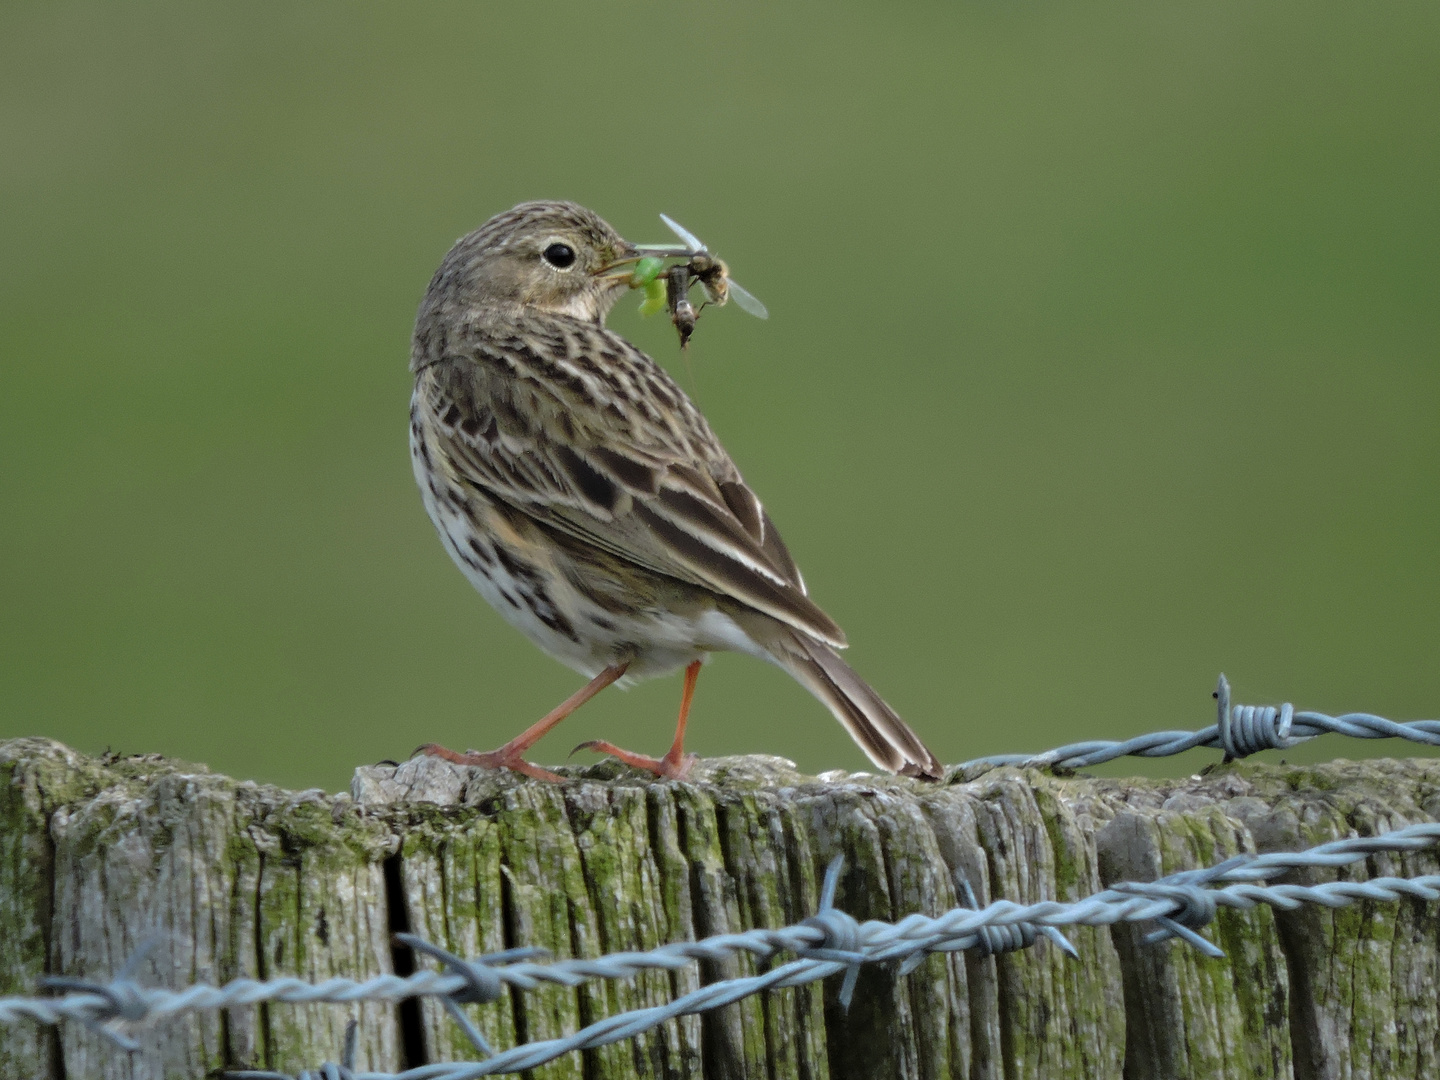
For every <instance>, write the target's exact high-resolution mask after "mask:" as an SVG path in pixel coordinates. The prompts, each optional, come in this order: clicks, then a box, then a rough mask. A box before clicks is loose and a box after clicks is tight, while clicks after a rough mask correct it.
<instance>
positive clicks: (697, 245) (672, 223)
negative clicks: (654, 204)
mask: <svg viewBox="0 0 1440 1080" xmlns="http://www.w3.org/2000/svg"><path fill="white" fill-rule="evenodd" d="M660 220H661V221H663V222H664V223H665V227H666V228H668V229H669V230H670V231H671V232H673V233H674V234H675V235H676V236H678V237H679V238H680V239H681V240H683V241H685V243H687V244H689V245H690V250H691V251H692V252H695V251H704V250H705V245H704V244H702V243H701V242H700V238H699V237H698V236H696V235H695V234H694V233H692V232H691V231H690V230H689V229H687V228H685V226H684V225H681V224H680V223H679V222H678V221H676V220H675V219H674V218H672V217H670V216H669V215H668V214H661V215H660Z"/></svg>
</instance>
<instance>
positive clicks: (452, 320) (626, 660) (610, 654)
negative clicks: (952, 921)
mask: <svg viewBox="0 0 1440 1080" xmlns="http://www.w3.org/2000/svg"><path fill="white" fill-rule="evenodd" d="M657 254H664V255H670V256H673V255H674V254H675V252H674V251H673V250H664V251H662V250H660V249H651V250H647V249H645V248H640V247H637V246H636V245H634V244H631V243H628V242H627V241H625V240H623V239H622V238H621V237H620V235H619V234H618V233H616V232H615V230H614V229H612V228H611V227H610V226H609V225H608V224H606V222H604V221H602V220H601V219H600V218H599V217H597V216H596V215H595V214H593V213H591V212H590V211H589V210H586V209H584V208H583V207H580V206H576V205H574V204H572V203H564V202H532V203H523V204H521V205H520V206H517V207H515V209H513V210H510V211H508V212H507V213H504V214H500V215H498V216H497V217H494V218H491V219H490V220H489V221H487V222H486V223H485V224H484V225H482V226H481V227H480V228H479V229H477V230H475V231H474V232H473V233H471V234H470V235H469V236H466V237H464V238H463V239H461V240H459V241H458V242H457V243H456V244H455V246H454V247H453V248H451V249H450V252H449V254H447V255H446V256H445V260H444V262H442V263H441V264H440V269H439V270H437V271H436V273H435V277H434V278H433V279H432V280H431V282H430V288H429V290H428V291H427V292H426V294H425V299H424V300H423V301H422V303H421V305H420V312H419V315H418V316H417V318H416V320H415V337H414V344H413V349H412V353H411V360H410V367H411V369H412V370H413V371H414V373H415V393H414V397H413V398H412V399H411V404H410V451H411V456H412V458H413V460H414V465H415V479H416V480H417V481H418V482H419V484H420V491H421V494H422V495H423V497H424V500H425V509H426V510H427V511H428V512H429V514H430V518H431V520H433V521H434V522H435V527H436V528H437V529H438V530H439V532H440V539H441V541H442V542H443V543H444V545H445V550H446V551H448V552H449V553H450V557H451V558H453V559H454V560H455V562H456V564H457V565H458V566H459V567H460V570H461V572H462V573H464V574H465V576H466V577H467V578H468V579H469V580H470V583H471V584H472V585H474V586H475V588H476V589H478V590H479V591H480V595H481V596H483V597H485V599H486V600H488V601H489V602H490V604H491V605H492V606H493V607H494V608H495V609H496V610H497V611H499V612H500V614H501V615H503V616H504V617H505V618H506V620H507V621H509V622H510V623H511V624H512V625H514V626H515V627H517V628H519V629H520V630H521V631H523V632H524V633H525V634H526V635H527V636H528V637H529V638H530V640H532V641H533V642H535V643H536V644H537V645H539V646H540V648H542V649H544V650H545V651H546V652H547V653H549V654H550V655H551V656H553V657H555V658H556V659H557V660H559V661H560V662H561V663H563V664H566V665H568V666H569V667H571V668H574V669H575V670H576V671H578V672H580V673H581V674H582V675H585V676H587V677H589V678H590V682H589V683H588V684H587V685H586V686H585V687H583V688H582V689H581V690H580V691H579V692H577V693H576V694H575V695H574V696H572V697H571V698H570V699H569V700H567V701H565V702H564V703H562V704H561V705H560V706H558V707H557V708H556V709H555V710H554V711H553V712H551V713H550V714H549V715H548V716H546V717H544V718H543V719H541V720H540V721H539V722H538V723H536V724H534V725H533V726H532V727H530V728H529V729H528V730H527V731H525V732H524V733H523V734H521V735H519V736H518V737H516V738H515V739H513V740H511V741H510V742H509V743H507V744H506V745H505V746H503V747H501V748H500V749H499V750H495V751H492V752H490V753H485V754H482V753H476V752H473V751H472V752H470V753H466V754H457V753H455V752H454V751H452V750H446V749H445V748H443V747H440V746H435V745H433V744H432V745H428V746H426V747H424V748H423V750H424V751H425V752H426V753H430V754H435V755H438V756H440V757H444V758H446V759H448V760H451V761H457V762H462V763H467V764H476V765H486V766H490V767H505V768H511V769H515V770H517V771H519V772H522V773H525V774H526V775H529V776H533V777H537V778H542V779H551V780H558V779H559V777H558V776H556V775H555V774H554V773H551V772H548V771H546V770H544V769H541V768H539V767H537V766H535V765H532V764H530V763H529V762H527V761H525V760H524V759H523V757H522V755H523V753H524V752H525V751H526V750H527V749H528V748H529V747H530V746H531V745H532V744H533V743H534V742H535V741H536V740H537V739H539V738H540V737H541V736H542V735H544V734H545V733H546V732H547V731H549V730H550V729H551V728H552V727H554V726H555V725H556V724H558V723H559V722H560V721H561V720H563V719H564V718H565V717H566V716H568V715H569V714H570V713H571V712H573V711H574V710H575V709H577V708H578V707H579V706H580V705H582V704H584V702H586V701H588V700H589V699H590V698H591V697H593V696H594V695H595V694H597V693H599V692H600V691H601V690H602V689H604V688H605V687H606V686H609V685H610V684H611V683H612V682H615V681H617V680H619V679H626V680H638V679H645V678H649V677H651V676H654V675H664V674H668V673H669V672H672V671H677V670H679V669H680V668H684V669H685V689H684V694H683V697H682V699H681V704H680V718H679V722H678V724H677V725H676V729H675V739H674V743H673V744H672V745H671V747H670V750H669V751H668V752H667V753H666V754H665V756H664V757H661V758H650V757H644V756H642V755H639V754H632V753H628V752H626V751H623V750H620V749H618V748H617V747H615V746H612V745H611V744H609V743H605V742H595V743H587V744H585V745H586V746H588V747H589V748H591V749H595V750H600V751H603V752H605V753H608V754H612V755H614V756H615V757H617V758H619V759H620V760H622V761H625V762H627V763H629V764H631V765H634V766H637V767H639V768H643V769H648V770H650V771H651V772H654V773H655V774H657V775H659V776H666V777H673V778H679V777H681V776H683V775H684V774H685V772H686V770H687V769H688V768H689V766H690V764H691V762H692V761H693V760H694V755H687V754H686V753H685V752H684V737H685V720H686V715H687V713H688V711H689V707H690V700H691V696H692V694H693V693H694V690H695V679H696V677H697V676H698V675H699V673H700V665H701V664H702V663H703V662H704V661H705V660H706V659H707V658H708V657H709V655H710V654H711V653H712V652H716V651H718V650H722V649H728V650H732V651H735V652H743V653H748V654H749V655H751V656H756V657H759V658H760V659H762V660H768V661H770V662H771V663H774V664H778V665H779V666H780V667H782V668H784V669H785V670H786V671H788V672H789V673H790V674H791V675H793V676H794V677H795V678H796V679H797V680H799V682H800V683H801V684H802V685H803V686H804V687H805V688H806V689H808V690H809V691H810V692H811V693H812V694H814V695H815V696H816V697H817V698H819V699H820V701H822V702H824V704H825V705H826V706H827V707H828V708H829V709H830V711H831V712H832V713H834V714H835V717H836V719H838V720H839V721H840V723H842V724H843V725H845V729H846V730H847V731H849V732H850V735H851V736H852V737H853V738H854V739H855V741H856V742H857V743H859V745H860V748H861V749H862V750H864V751H865V753H866V754H867V755H868V756H869V757H870V760H871V761H873V762H874V763H875V764H876V765H878V766H880V767H881V768H883V769H888V770H889V771H890V772H896V773H902V774H904V775H907V776H919V777H925V778H927V779H937V778H939V776H940V773H941V768H940V763H939V762H938V761H937V760H936V759H935V755H934V754H932V753H930V751H929V750H928V749H926V747H925V745H924V744H923V743H922V742H921V741H920V739H919V738H918V737H917V736H916V735H915V733H914V732H913V731H911V730H910V728H909V727H907V726H906V724H905V722H904V721H903V720H901V719H900V717H899V716H897V715H896V714H895V712H894V710H893V709H891V708H890V706H888V705H886V704H885V702H884V701H882V700H881V699H880V696H879V695H878V694H877V693H875V691H874V690H872V689H870V687H869V686H868V685H867V684H866V683H865V681H864V680H863V679H861V678H860V676H858V675H856V674H855V672H853V671H852V670H851V669H850V668H849V667H848V666H847V665H846V664H845V662H844V661H842V660H841V659H840V657H839V656H838V655H837V654H836V651H835V650H837V649H842V648H844V647H845V635H844V633H843V632H842V631H841V630H840V627H838V626H836V625H835V623H834V622H833V621H832V620H831V619H830V617H829V616H827V615H826V614H825V613H824V612H823V611H821V610H820V608H819V607H817V606H816V605H815V603H814V602H813V601H812V600H810V598H809V597H808V596H807V595H806V591H805V582H804V579H803V578H801V576H800V571H799V569H798V568H797V567H796V565H795V562H794V560H793V559H792V558H791V557H790V552H789V551H787V550H786V548H785V544H784V543H783V542H782V541H781V539H780V535H779V533H777V532H776V531H775V526H774V525H773V524H771V522H770V516H769V515H768V514H767V513H766V512H765V510H764V508H763V507H762V506H761V504H760V500H759V499H758V498H756V497H755V494H754V492H752V491H751V490H750V489H749V488H748V487H747V486H746V485H745V481H744V480H743V479H742V478H741V476H740V471H739V470H738V469H736V467H735V464H734V463H733V462H732V461H731V460H730V457H729V455H728V454H726V453H725V450H724V448H723V447H722V446H721V445H720V442H719V440H718V439H716V438H715V436H714V434H713V433H712V432H711V430H710V426H709V424H707V423H706V422H705V418H704V417H703V416H701V415H700V412H699V410H698V409H696V408H695V406H694V405H693V404H691V402H690V399H689V398H687V397H686V396H685V393H684V392H683V391H682V390H681V389H680V387H679V386H677V385H676V384H675V382H674V380H672V379H671V378H670V376H669V375H667V374H666V373H665V371H664V370H663V369H662V368H661V367H660V366H659V365H657V364H656V363H655V362H654V361H653V360H651V359H650V358H649V357H648V356H646V355H645V354H644V353H642V352H640V350H638V349H636V348H635V347H634V346H633V345H631V344H630V343H629V342H628V341H626V340H625V339H624V338H622V337H620V336H619V335H617V334H615V333H613V332H612V331H610V330H607V329H606V328H605V316H606V314H608V312H609V310H610V308H611V306H612V305H613V304H614V303H615V301H616V300H617V299H619V298H620V296H621V295H623V294H624V293H625V291H626V290H627V288H629V285H630V276H631V270H630V268H631V267H632V266H633V265H634V264H635V263H636V262H637V261H638V260H639V259H641V258H643V257H646V256H652V257H653V256H654V255H657Z"/></svg>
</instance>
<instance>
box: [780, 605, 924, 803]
mask: <svg viewBox="0 0 1440 1080" xmlns="http://www.w3.org/2000/svg"><path fill="white" fill-rule="evenodd" d="M791 640H792V641H793V642H794V645H795V648H794V649H793V650H792V649H786V650H785V652H784V661H783V662H784V667H785V669H786V670H787V671H789V672H790V674H791V675H793V676H794V677H795V679H796V680H797V681H798V682H799V683H800V684H801V685H802V686H804V687H805V689H807V690H809V691H810V692H811V693H812V694H814V695H815V696H816V697H817V698H819V699H820V701H821V702H823V703H824V704H825V705H826V706H827V707H828V708H829V709H830V711H831V712H832V713H834V714H835V719H837V720H839V721H840V723H841V724H842V725H844V727H845V730H846V731H848V732H849V733H850V737H851V738H852V739H854V740H855V742H856V743H858V744H859V746H860V749H861V750H864V751H865V756H866V757H868V758H869V759H870V760H871V761H873V762H874V763H875V764H876V765H878V766H880V768H882V769H885V770H887V771H888V772H892V773H899V774H900V775H902V776H918V777H920V778H922V779H925V780H939V779H940V777H941V775H942V774H943V773H944V768H943V767H942V766H941V764H940V762H939V760H938V759H937V758H936V757H935V755H934V754H932V753H931V752H930V750H929V748H927V747H926V745H925V744H924V743H923V742H921V741H920V737H919V736H918V735H916V734H915V732H913V731H911V730H910V726H909V725H908V724H906V723H905V721H904V720H901V719H900V717H899V715H898V714H897V713H896V712H895V710H894V709H892V708H890V706H889V705H887V704H885V701H884V700H883V699H882V698H881V697H880V695H879V694H877V693H876V692H875V691H874V690H872V689H871V688H870V684H869V683H867V682H866V681H865V680H864V679H862V678H860V676H859V675H857V674H855V672H854V670H852V669H851V667H850V665H849V664H847V663H845V661H844V660H841V659H840V657H839V656H837V655H836V653H835V650H833V649H832V648H830V646H828V645H826V644H825V643H824V642H822V641H816V640H815V639H814V638H812V637H809V636H808V635H805V634H801V633H799V632H792V635H791Z"/></svg>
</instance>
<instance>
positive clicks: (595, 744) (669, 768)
mask: <svg viewBox="0 0 1440 1080" xmlns="http://www.w3.org/2000/svg"><path fill="white" fill-rule="evenodd" d="M575 750H594V751H595V752H596V753H599V754H609V755H610V756H611V757H613V758H615V759H616V760H617V761H623V762H624V763H625V764H626V765H629V766H631V767H632V768H636V769H644V770H645V771H646V772H651V773H654V774H655V775H656V776H658V777H660V778H661V779H662V780H684V779H685V776H686V774H688V773H689V772H690V767H691V766H692V765H694V764H695V762H696V761H698V760H699V757H700V755H699V754H687V753H684V752H683V751H682V750H680V748H679V747H678V746H672V747H671V748H670V752H669V753H668V754H666V755H665V756H664V757H662V758H653V757H648V756H646V755H645V754H632V753H631V752H630V751H629V750H621V749H620V748H619V747H618V746H616V745H615V744H614V743H611V742H606V741H605V740H604V739H592V740H591V741H590V742H582V743H581V744H580V745H579V746H577V747H575ZM575 750H571V751H570V752H571V753H572V754H573V753H575Z"/></svg>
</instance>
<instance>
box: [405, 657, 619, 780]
mask: <svg viewBox="0 0 1440 1080" xmlns="http://www.w3.org/2000/svg"><path fill="white" fill-rule="evenodd" d="M629 666H630V663H629V661H626V662H625V663H623V664H611V665H610V666H609V667H607V668H606V669H605V670H604V671H602V672H600V674H599V675H596V676H595V677H594V678H593V679H591V680H590V681H589V682H588V683H586V684H585V685H584V686H582V687H581V688H580V689H579V690H577V691H575V693H573V694H571V695H570V696H569V697H568V698H566V699H565V700H564V701H562V702H561V703H560V704H559V705H557V706H555V708H553V709H552V710H550V712H549V713H547V714H546V715H545V716H544V717H542V718H541V719H539V720H537V721H536V722H535V723H533V724H531V725H530V726H529V727H528V728H526V729H525V730H524V731H522V732H521V733H520V734H519V735H516V736H515V738H513V739H511V740H510V741H509V742H508V743H506V744H505V745H504V746H502V747H500V749H498V750H491V751H490V752H489V753H486V754H482V753H479V752H478V751H475V750H469V751H466V752H465V753H463V754H457V753H456V752H455V751H454V750H447V749H445V747H443V746H438V745H436V744H435V743H426V744H425V745H424V746H422V747H420V748H419V749H417V750H416V751H415V753H417V754H428V755H429V756H431V757H438V758H444V759H445V760H446V761H453V762H455V763H456V764H457V765H483V766H484V767H485V768H487V769H513V770H514V771H515V772H518V773H524V774H525V775H526V776H529V777H531V778H533V779H535V780H552V781H554V782H555V783H560V782H561V781H563V780H564V779H565V778H564V777H563V776H560V775H558V774H556V773H553V772H551V771H550V770H549V769H542V768H540V766H538V765H532V764H530V762H528V761H526V760H524V759H523V758H522V757H521V756H520V755H521V754H523V753H524V752H525V751H526V750H529V749H530V747H532V746H534V745H535V744H536V743H537V742H539V741H540V739H541V738H542V737H543V736H544V735H545V733H546V732H548V731H549V730H550V729H551V728H553V727H554V726H555V725H556V724H558V723H560V721H561V720H564V719H565V718H566V717H567V716H569V715H570V714H571V713H573V712H574V711H575V710H576V709H578V708H579V707H580V706H581V705H584V704H585V702H587V701H589V700H590V699H591V698H592V697H594V696H595V695H596V694H598V693H599V692H600V691H601V690H604V689H605V687H607V686H609V685H610V684H611V683H613V682H614V681H615V680H616V679H618V678H620V676H621V675H624V674H625V669H626V668H628V667H629Z"/></svg>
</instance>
